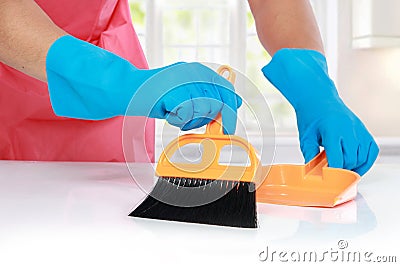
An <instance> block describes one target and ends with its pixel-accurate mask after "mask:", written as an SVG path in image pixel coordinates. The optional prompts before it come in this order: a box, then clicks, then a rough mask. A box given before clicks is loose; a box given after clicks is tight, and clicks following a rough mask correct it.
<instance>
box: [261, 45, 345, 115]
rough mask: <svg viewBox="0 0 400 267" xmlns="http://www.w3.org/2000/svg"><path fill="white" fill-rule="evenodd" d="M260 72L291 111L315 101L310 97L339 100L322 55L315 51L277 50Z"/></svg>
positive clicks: (322, 99) (330, 100)
mask: <svg viewBox="0 0 400 267" xmlns="http://www.w3.org/2000/svg"><path fill="white" fill-rule="evenodd" d="M262 72H263V74H264V76H265V77H266V78H267V79H268V80H269V81H270V82H271V83H272V84H273V85H274V86H275V87H276V88H277V89H278V90H279V91H280V92H281V93H282V95H283V96H285V98H286V99H287V100H288V101H289V102H290V104H291V105H292V106H293V107H294V108H295V110H298V109H301V106H302V105H310V104H312V105H317V104H318V103H310V102H309V101H308V100H310V99H319V100H320V101H322V102H324V101H329V102H336V101H338V100H340V98H339V95H338V93H337V90H336V87H335V85H334V83H333V81H332V80H331V79H330V77H329V74H328V65H327V62H326V58H325V56H324V55H323V54H322V53H320V52H318V51H316V50H308V49H297V48H284V49H280V50H278V51H277V52H276V53H275V55H274V56H273V58H272V60H271V61H270V63H269V64H268V65H266V66H265V67H264V68H262Z"/></svg>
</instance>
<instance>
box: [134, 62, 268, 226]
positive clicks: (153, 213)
mask: <svg viewBox="0 0 400 267" xmlns="http://www.w3.org/2000/svg"><path fill="white" fill-rule="evenodd" d="M218 73H219V74H220V75H223V74H224V73H228V74H229V75H228V78H227V79H228V80H229V81H230V82H231V83H234V79H235V74H234V73H233V72H232V70H231V69H230V68H229V67H227V66H222V67H220V68H219V70H218ZM188 144H198V145H201V146H202V147H203V152H202V158H201V162H200V163H177V162H172V161H171V158H172V157H173V155H174V153H176V152H177V151H179V149H181V148H182V147H183V146H185V145H188ZM224 146H238V147H240V148H242V149H243V150H244V151H246V152H247V154H248V157H249V161H250V162H249V166H232V165H222V164H221V163H219V158H220V152H221V150H222V148H223V147H224ZM156 175H157V176H158V177H159V178H158V181H157V183H156V185H155V187H154V188H153V190H152V192H151V193H150V194H149V196H148V197H147V198H146V199H145V200H144V201H143V202H142V203H141V204H140V205H139V206H138V207H137V208H136V209H135V210H133V211H132V213H131V214H130V216H133V217H142V218H151V219H160V220H170V221H181V222H192V223H201V224H212V225H223V226H233V227H243V228H256V227H257V213H256V192H255V184H256V182H257V181H256V179H257V178H261V165H260V159H259V156H258V154H257V153H256V150H255V149H254V148H253V146H252V145H251V144H250V143H248V142H247V141H246V140H244V139H243V138H241V137H238V136H234V135H226V134H224V133H223V131H222V126H221V116H220V115H218V116H217V117H216V118H215V120H213V121H212V122H210V123H209V124H208V125H207V128H206V132H205V133H204V134H186V135H182V136H179V137H178V138H176V139H175V140H173V141H172V142H171V143H169V144H168V146H167V147H166V148H165V149H164V151H163V152H162V154H161V156H160V159H159V161H158V164H157V167H156Z"/></svg>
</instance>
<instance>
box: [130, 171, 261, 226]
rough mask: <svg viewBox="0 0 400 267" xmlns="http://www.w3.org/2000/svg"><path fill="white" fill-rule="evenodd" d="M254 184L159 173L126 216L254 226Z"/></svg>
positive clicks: (255, 218)
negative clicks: (139, 202)
mask: <svg viewBox="0 0 400 267" xmlns="http://www.w3.org/2000/svg"><path fill="white" fill-rule="evenodd" d="M254 188H255V185H254V183H251V182H239V181H224V180H212V179H196V178H179V177H161V178H159V179H158V181H157V183H156V185H155V186H154V188H153V190H152V192H151V193H150V194H149V196H147V198H146V199H145V200H144V201H143V202H142V203H141V204H140V205H139V206H138V207H137V208H136V209H135V210H134V211H132V212H131V213H130V214H129V216H133V217H140V218H149V219H158V220H169V221H180V222H191V223H201V224H212V225H222V226H232V227H242V228H257V212H256V193H255V190H254Z"/></svg>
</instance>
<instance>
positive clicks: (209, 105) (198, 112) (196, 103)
mask: <svg viewBox="0 0 400 267" xmlns="http://www.w3.org/2000/svg"><path fill="white" fill-rule="evenodd" d="M192 105H193V119H192V120H191V121H189V122H188V123H187V124H186V125H184V126H183V128H182V130H184V131H186V130H191V129H194V128H199V127H202V126H204V125H206V124H208V123H209V122H210V121H211V120H213V119H214V118H215V117H216V116H217V115H218V113H219V112H220V111H221V109H222V107H223V103H222V101H220V100H217V99H214V98H207V97H202V98H193V99H192Z"/></svg>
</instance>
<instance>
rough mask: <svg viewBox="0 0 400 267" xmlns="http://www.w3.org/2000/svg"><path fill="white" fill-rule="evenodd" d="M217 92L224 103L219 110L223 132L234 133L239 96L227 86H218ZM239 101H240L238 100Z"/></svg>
mask: <svg viewBox="0 0 400 267" xmlns="http://www.w3.org/2000/svg"><path fill="white" fill-rule="evenodd" d="M219 93H220V96H221V99H222V101H223V102H224V105H223V107H222V110H221V115H222V126H223V128H224V133H225V134H234V133H235V130H236V123H237V109H238V102H237V100H238V98H240V97H239V96H238V95H237V94H236V93H235V92H234V91H231V90H229V89H227V88H222V87H221V88H220V89H219ZM240 102H242V101H241V100H240Z"/></svg>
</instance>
